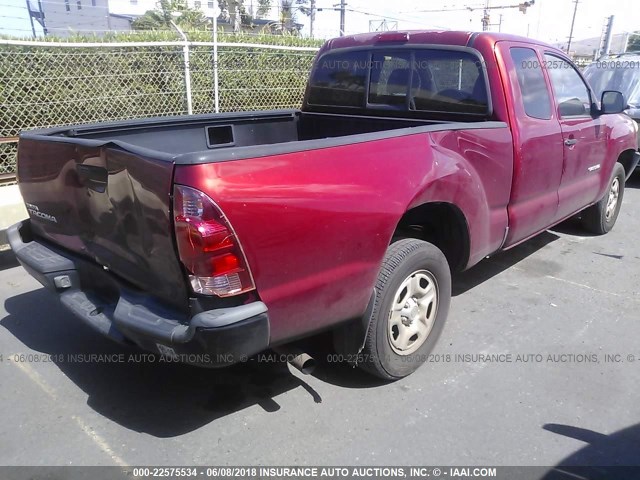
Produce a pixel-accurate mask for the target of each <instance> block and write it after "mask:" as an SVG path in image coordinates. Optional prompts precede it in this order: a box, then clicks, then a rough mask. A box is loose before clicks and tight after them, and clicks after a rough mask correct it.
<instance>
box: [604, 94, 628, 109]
mask: <svg viewBox="0 0 640 480" xmlns="http://www.w3.org/2000/svg"><path fill="white" fill-rule="evenodd" d="M626 108H627V100H626V99H625V98H624V95H623V94H622V93H620V92H616V91H615V90H605V91H604V92H602V101H601V107H600V113H602V114H603V115H606V114H608V113H622V112H624V111H625V109H626Z"/></svg>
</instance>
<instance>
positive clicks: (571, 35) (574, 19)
mask: <svg viewBox="0 0 640 480" xmlns="http://www.w3.org/2000/svg"><path fill="white" fill-rule="evenodd" d="M573 1H574V3H575V4H576V6H575V8H574V9H573V19H572V20H571V31H570V32H569V42H568V43H567V55H570V52H571V41H572V40H573V27H574V25H575V24H576V14H577V13H578V3H579V2H580V0H573Z"/></svg>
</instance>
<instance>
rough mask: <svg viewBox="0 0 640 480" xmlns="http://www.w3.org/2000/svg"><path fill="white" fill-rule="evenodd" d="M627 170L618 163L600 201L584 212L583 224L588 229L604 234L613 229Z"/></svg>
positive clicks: (618, 211) (622, 195) (620, 204)
mask: <svg viewBox="0 0 640 480" xmlns="http://www.w3.org/2000/svg"><path fill="white" fill-rule="evenodd" d="M624 181H625V171H624V168H623V166H622V165H621V164H619V163H616V164H615V166H614V167H613V174H612V175H611V180H609V188H607V193H605V195H604V197H602V198H601V199H600V201H599V202H598V203H596V204H595V205H592V206H590V207H589V208H587V209H586V210H584V211H583V212H582V224H583V226H584V228H585V229H586V230H588V231H589V232H591V233H595V234H596V235H604V234H605V233H608V232H610V231H611V229H612V228H613V226H614V225H615V223H616V220H617V219H618V214H619V213H620V207H621V206H622V198H623V197H624Z"/></svg>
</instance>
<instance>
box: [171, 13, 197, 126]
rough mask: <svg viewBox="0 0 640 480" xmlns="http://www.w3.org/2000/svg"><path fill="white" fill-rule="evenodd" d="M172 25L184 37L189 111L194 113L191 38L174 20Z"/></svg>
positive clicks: (185, 84)
mask: <svg viewBox="0 0 640 480" xmlns="http://www.w3.org/2000/svg"><path fill="white" fill-rule="evenodd" d="M171 25H173V28H175V29H176V31H177V32H178V33H179V34H180V36H181V37H182V41H183V42H184V43H183V44H182V56H183V60H184V86H185V90H186V94H187V113H188V114H189V115H192V114H193V100H192V98H191V66H190V64H189V39H188V38H187V36H186V35H185V34H184V32H183V31H182V29H181V28H180V27H179V26H178V25H176V24H175V22H174V21H173V20H171Z"/></svg>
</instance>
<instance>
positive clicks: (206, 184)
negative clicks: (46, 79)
mask: <svg viewBox="0 0 640 480" xmlns="http://www.w3.org/2000/svg"><path fill="white" fill-rule="evenodd" d="M625 107H626V101H625V100H624V97H623V96H622V94H620V93H619V92H613V91H608V92H604V93H603V95H602V98H601V99H598V98H596V97H595V96H594V93H593V91H592V89H591V88H590V87H589V85H588V84H587V82H585V80H584V78H583V76H582V74H581V73H580V72H579V70H578V69H577V68H576V67H575V66H574V65H573V64H572V63H571V61H570V60H569V59H568V58H567V57H566V56H565V55H564V54H563V53H562V52H561V51H559V50H557V49H555V48H553V47H551V46H549V45H545V44H543V43H540V42H537V41H534V40H531V39H527V38H520V37H515V36H508V35H500V34H494V33H466V32H429V31H417V32H413V31H412V32H386V33H379V34H363V35H355V36H347V37H343V38H338V39H334V40H330V41H328V42H326V44H325V45H324V46H323V47H322V49H321V50H320V51H319V53H318V55H317V58H316V61H315V64H314V67H313V70H312V72H311V76H310V80H309V83H308V87H307V91H306V94H305V98H304V102H303V105H302V108H301V109H300V110H284V111H263V112H250V113H232V114H219V115H203V116H183V117H175V118H153V119H145V120H135V121H126V122H116V123H100V124H95V125H84V126H76V127H65V128H54V129H48V130H41V131H31V132H25V133H23V134H22V135H21V137H20V146H19V154H18V177H19V184H20V190H21V192H22V195H23V197H24V200H25V202H26V206H27V209H28V211H29V214H30V219H29V220H27V221H25V222H22V223H20V224H18V225H15V226H14V227H12V228H11V229H10V230H9V232H8V236H9V239H10V243H11V246H12V248H13V250H14V252H15V254H16V256H17V258H18V259H19V261H20V262H21V264H22V265H23V266H24V268H26V269H27V270H28V271H29V272H30V273H31V274H32V275H33V276H34V277H35V278H37V279H38V280H39V281H40V282H41V283H42V284H43V285H44V286H45V287H47V288H48V289H50V290H51V291H52V292H54V293H55V294H56V295H58V296H59V298H60V300H61V302H62V304H63V305H64V306H65V307H67V308H68V309H69V310H70V311H71V312H73V313H74V314H75V315H76V316H78V317H79V318H80V319H81V320H83V321H84V322H86V323H87V324H89V325H91V326H92V327H94V328H95V329H96V330H98V331H99V332H101V333H103V334H105V335H107V336H109V337H110V338H112V339H114V340H117V341H120V342H125V343H130V344H136V345H138V346H139V347H142V348H143V349H147V350H150V351H153V352H156V353H160V354H162V355H170V356H174V357H177V358H178V359H180V360H183V361H185V362H188V363H193V364H198V365H208V366H224V365H229V364H232V363H235V362H238V361H242V360H244V359H246V358H247V357H250V356H252V355H254V354H256V353H258V352H261V351H263V350H265V349H269V348H278V347H280V346H283V345H287V344H290V343H291V342H294V341H296V340H298V339H301V338H303V337H307V336H311V335H314V334H316V333H319V332H322V331H327V330H333V331H334V332H335V339H336V342H335V343H336V345H337V347H338V348H339V351H340V352H342V353H343V354H344V355H345V358H348V359H351V360H355V362H357V363H358V364H359V365H361V366H363V367H364V368H365V369H366V370H368V371H369V372H372V373H374V374H376V375H378V376H380V377H382V378H385V379H396V378H400V377H403V376H405V375H408V374H409V373H411V372H412V371H414V370H415V369H416V368H417V367H418V366H419V365H420V364H421V363H422V361H423V360H424V358H425V353H427V352H428V351H429V350H430V349H432V348H433V346H434V344H435V342H436V341H437V339H438V336H439V334H440V333H441V331H442V328H443V325H444V323H445V320H446V318H447V314H448V310H449V303H450V299H451V272H455V271H459V270H464V269H467V268H469V267H471V266H473V265H475V264H476V263H478V262H479V261H480V260H481V259H483V258H484V257H486V256H487V255H490V254H493V253H495V252H497V251H500V250H504V249H508V248H511V247H513V246H514V245H517V244H518V243H520V242H523V241H525V240H527V239H528V238H530V237H532V236H534V235H536V234H538V233H540V232H542V231H544V230H545V229H547V228H549V227H550V226H552V225H554V224H557V223H559V222H561V221H563V220H564V219H566V218H568V217H571V216H573V215H576V214H577V213H580V212H582V213H581V215H582V219H583V221H584V225H585V227H586V228H587V229H589V230H590V231H592V232H596V233H606V232H607V231H609V230H610V229H611V228H612V227H613V225H614V223H615V221H616V217H617V215H618V212H619V209H620V205H621V203H622V195H623V190H624V184H625V180H626V177H627V176H628V175H630V173H631V172H632V171H633V169H634V168H635V166H636V165H637V163H638V159H639V154H638V151H637V150H638V144H637V137H636V133H637V128H638V127H637V125H636V124H635V122H633V121H632V120H631V119H630V118H629V117H628V116H626V115H624V114H622V113H621V112H622V111H623V110H624V108H625Z"/></svg>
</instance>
